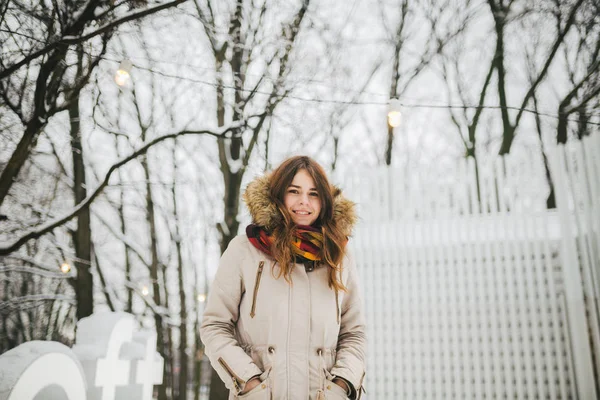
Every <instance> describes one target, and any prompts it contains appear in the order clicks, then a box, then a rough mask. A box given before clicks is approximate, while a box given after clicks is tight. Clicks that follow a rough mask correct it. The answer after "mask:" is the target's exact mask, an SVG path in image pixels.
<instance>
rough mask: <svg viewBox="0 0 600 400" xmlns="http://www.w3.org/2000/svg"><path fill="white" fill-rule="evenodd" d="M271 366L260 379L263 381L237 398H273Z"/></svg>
mask: <svg viewBox="0 0 600 400" xmlns="http://www.w3.org/2000/svg"><path fill="white" fill-rule="evenodd" d="M270 375H271V368H269V369H267V370H266V371H265V372H263V373H262V375H261V376H260V379H261V380H262V382H261V383H260V384H259V385H257V386H256V387H255V388H254V389H252V390H251V391H249V392H248V393H244V394H242V395H238V396H237V397H236V398H237V399H244V400H273V390H272V387H271V380H270V377H269V376H270Z"/></svg>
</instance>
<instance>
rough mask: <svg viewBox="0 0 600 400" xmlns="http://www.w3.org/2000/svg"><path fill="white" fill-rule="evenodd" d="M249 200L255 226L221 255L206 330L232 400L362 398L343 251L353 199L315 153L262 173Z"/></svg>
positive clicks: (354, 300)
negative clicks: (314, 157) (336, 184)
mask: <svg viewBox="0 0 600 400" xmlns="http://www.w3.org/2000/svg"><path fill="white" fill-rule="evenodd" d="M244 200H245V201H246V204H247V205H248V209H249V210H250V214H251V215H252V220H253V223H252V224H251V225H249V226H248V227H247V228H246V235H240V236H237V237H236V238H234V239H233V240H232V241H231V243H230V244H229V247H228V248H227V250H226V251H225V253H223V257H222V258H221V263H220V265H219V269H218V270H217V275H216V277H215V280H214V282H213V286H212V289H211V291H210V294H209V297H208V300H207V304H206V308H205V312H204V319H203V321H202V327H201V337H202V340H203V342H204V344H205V346H206V353H207V355H208V357H209V358H210V360H211V363H212V364H213V367H214V368H215V370H216V371H217V373H218V374H219V376H220V377H221V379H222V380H223V381H224V382H225V385H226V386H227V387H228V388H229V390H230V395H229V398H230V399H236V398H240V399H242V398H243V399H273V398H274V399H303V400H305V399H313V400H314V399H316V400H322V399H348V398H350V399H357V398H360V395H361V393H362V391H363V390H362V383H363V379H364V375H365V349H366V338H365V324H364V316H363V312H362V300H361V297H360V293H359V282H358V274H357V272H356V268H355V266H354V261H353V259H352V257H351V256H350V255H349V254H348V251H347V250H346V244H347V242H348V237H349V235H350V234H351V231H352V227H353V226H354V223H355V221H356V215H355V211H354V203H352V202H350V201H348V200H346V199H345V198H344V197H343V196H342V194H341V192H340V190H339V189H337V188H335V187H334V186H332V185H331V184H330V183H329V181H328V179H327V176H326V175H325V172H324V171H323V168H322V167H321V166H320V165H319V164H317V163H316V162H315V161H314V160H312V159H311V158H309V157H292V158H290V159H287V160H285V161H284V162H283V163H282V164H281V165H280V166H279V167H278V168H276V169H275V170H274V171H273V172H272V173H270V174H268V175H266V176H263V177H259V178H257V179H256V180H254V181H253V182H252V183H250V184H249V185H248V187H247V189H246V192H245V193H244ZM265 268H267V269H270V272H271V273H267V271H265Z"/></svg>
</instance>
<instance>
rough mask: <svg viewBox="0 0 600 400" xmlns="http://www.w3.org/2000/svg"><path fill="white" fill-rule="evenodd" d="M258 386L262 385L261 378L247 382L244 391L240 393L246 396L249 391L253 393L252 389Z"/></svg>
mask: <svg viewBox="0 0 600 400" xmlns="http://www.w3.org/2000/svg"><path fill="white" fill-rule="evenodd" d="M258 385H260V378H258V377H257V376H255V377H254V378H252V379H250V380H249V381H248V382H246V386H244V390H242V391H241V392H240V394H246V393H248V392H249V391H251V390H252V389H254V388H255V387H257V386H258Z"/></svg>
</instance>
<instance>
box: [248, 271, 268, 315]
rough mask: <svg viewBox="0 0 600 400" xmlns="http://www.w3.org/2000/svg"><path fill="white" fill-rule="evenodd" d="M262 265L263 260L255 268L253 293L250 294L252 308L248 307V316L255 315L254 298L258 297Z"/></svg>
mask: <svg viewBox="0 0 600 400" xmlns="http://www.w3.org/2000/svg"><path fill="white" fill-rule="evenodd" d="M264 267H265V262H264V261H261V262H260V263H259V264H258V269H257V270H256V280H255V281H254V293H253V294H252V308H251V309H250V318H254V316H255V315H256V300H257V299H258V288H259V287H260V279H261V278H262V273H263V268H264Z"/></svg>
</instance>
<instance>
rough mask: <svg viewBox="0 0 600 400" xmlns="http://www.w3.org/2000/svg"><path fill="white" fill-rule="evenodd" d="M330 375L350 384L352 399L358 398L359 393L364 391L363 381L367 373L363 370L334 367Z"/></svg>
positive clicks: (350, 396)
mask: <svg viewBox="0 0 600 400" xmlns="http://www.w3.org/2000/svg"><path fill="white" fill-rule="evenodd" d="M330 373H331V375H333V376H334V377H336V378H340V379H343V380H344V381H345V382H346V383H347V384H348V387H349V388H350V395H349V396H348V397H349V398H350V399H357V398H358V393H359V392H360V390H361V389H362V385H363V379H364V377H365V372H364V371H363V370H361V371H357V370H352V369H351V368H345V367H333V368H332V369H331V371H330Z"/></svg>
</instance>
